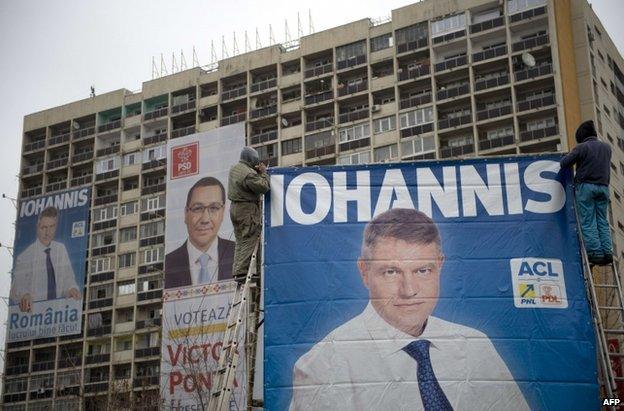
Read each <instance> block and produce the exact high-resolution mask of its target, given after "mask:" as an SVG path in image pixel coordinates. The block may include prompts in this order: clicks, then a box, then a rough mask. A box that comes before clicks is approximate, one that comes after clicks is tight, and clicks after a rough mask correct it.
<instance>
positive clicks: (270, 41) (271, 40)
mask: <svg viewBox="0 0 624 411" xmlns="http://www.w3.org/2000/svg"><path fill="white" fill-rule="evenodd" d="M274 43H275V36H274V35H273V27H271V25H270V24H269V46H272V45H273V44H274Z"/></svg>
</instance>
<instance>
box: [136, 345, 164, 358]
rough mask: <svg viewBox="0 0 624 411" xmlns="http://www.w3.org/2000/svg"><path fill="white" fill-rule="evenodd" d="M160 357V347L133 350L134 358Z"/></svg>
mask: <svg viewBox="0 0 624 411" xmlns="http://www.w3.org/2000/svg"><path fill="white" fill-rule="evenodd" d="M157 355H158V356H159V355H160V347H146V348H138V349H136V350H134V356H135V358H143V357H155V356H157Z"/></svg>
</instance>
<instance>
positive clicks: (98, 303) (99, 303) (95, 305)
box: [87, 298, 113, 364]
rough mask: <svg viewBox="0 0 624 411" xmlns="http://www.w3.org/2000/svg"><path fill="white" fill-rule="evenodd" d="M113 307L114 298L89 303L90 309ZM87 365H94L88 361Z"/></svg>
mask: <svg viewBox="0 0 624 411" xmlns="http://www.w3.org/2000/svg"><path fill="white" fill-rule="evenodd" d="M112 305H113V299H112V298H102V299H99V300H93V301H89V309H96V308H104V307H110V306H112ZM107 355H109V354H107ZM87 364H92V363H90V362H88V361H87Z"/></svg>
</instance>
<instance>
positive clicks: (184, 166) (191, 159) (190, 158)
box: [171, 141, 199, 180]
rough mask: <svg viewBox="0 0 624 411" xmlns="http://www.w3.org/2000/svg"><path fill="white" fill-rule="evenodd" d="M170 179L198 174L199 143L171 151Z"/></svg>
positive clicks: (174, 148)
mask: <svg viewBox="0 0 624 411" xmlns="http://www.w3.org/2000/svg"><path fill="white" fill-rule="evenodd" d="M171 158H172V160H173V161H172V162H171V179H172V180H175V179H176V178H182V177H188V176H192V175H195V174H199V142H197V141H196V142H194V143H191V144H185V145H183V146H178V147H173V148H172V149H171Z"/></svg>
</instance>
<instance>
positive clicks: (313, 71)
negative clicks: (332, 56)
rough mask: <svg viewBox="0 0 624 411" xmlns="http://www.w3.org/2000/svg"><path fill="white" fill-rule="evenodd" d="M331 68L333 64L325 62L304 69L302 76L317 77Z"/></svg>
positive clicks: (329, 71)
mask: <svg viewBox="0 0 624 411" xmlns="http://www.w3.org/2000/svg"><path fill="white" fill-rule="evenodd" d="M333 70H334V68H333V64H332V63H327V64H324V65H322V66H318V67H312V68H309V69H306V70H305V72H304V73H303V76H304V78H310V77H317V76H322V75H323V74H327V73H331V72H332V71H333Z"/></svg>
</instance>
